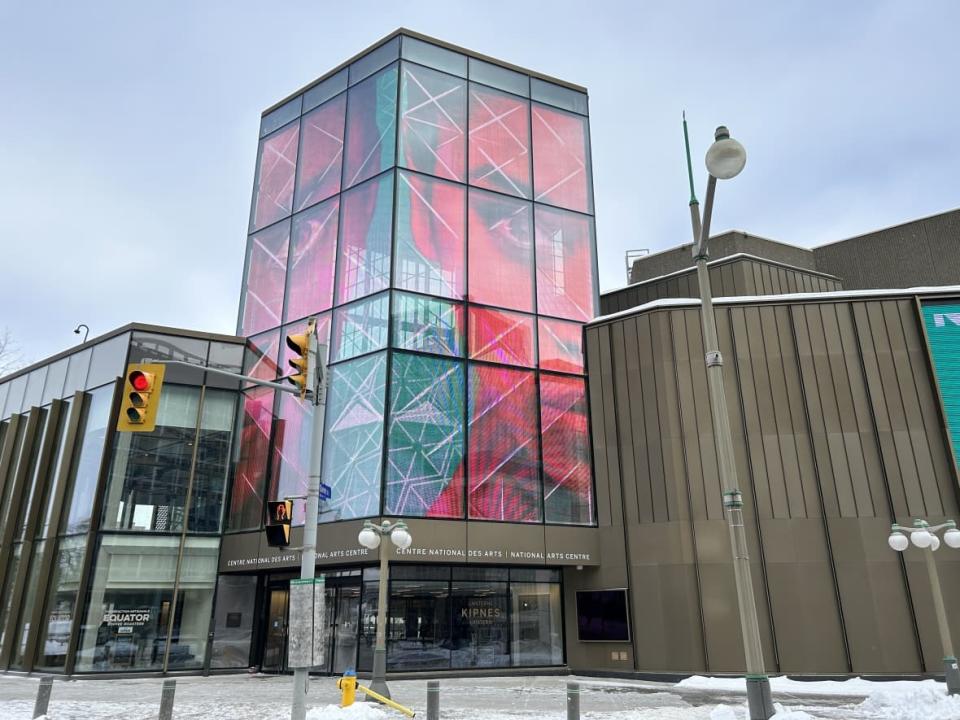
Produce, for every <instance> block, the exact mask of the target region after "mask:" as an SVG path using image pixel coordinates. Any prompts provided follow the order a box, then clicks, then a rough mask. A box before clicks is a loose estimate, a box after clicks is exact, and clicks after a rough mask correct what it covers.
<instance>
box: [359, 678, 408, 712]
mask: <svg viewBox="0 0 960 720" xmlns="http://www.w3.org/2000/svg"><path fill="white" fill-rule="evenodd" d="M357 690H360V691H362V692H364V693H366V694H367V695H369V696H370V697H372V698H373V699H374V700H376V701H377V702H381V703H383V704H384V705H386V706H387V707H391V708H393V709H394V710H398V711H399V712H402V713H403V714H404V715H406V716H407V717H414V716H415V715H416V713H415V712H414V711H413V710H411V709H410V708H408V707H404V706H403V705H401V704H400V703H396V702H394V701H393V700H391V699H390V698H385V697H384V696H383V695H381V694H380V693H378V692H374V691H373V690H371V689H370V688H367V687H364V686H363V685H357Z"/></svg>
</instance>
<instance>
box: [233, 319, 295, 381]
mask: <svg viewBox="0 0 960 720" xmlns="http://www.w3.org/2000/svg"><path fill="white" fill-rule="evenodd" d="M279 355H280V329H279V328H277V329H276V330H271V331H269V332H265V333H261V334H260V335H254V336H253V337H249V338H247V344H246V347H245V349H244V353H243V374H244V375H248V376H250V377H255V378H259V379H261V380H275V379H277V378H278V377H279V376H280V375H282V374H283V372H285V370H283V369H281V368H280V366H279V364H278V361H277V358H278V357H279Z"/></svg>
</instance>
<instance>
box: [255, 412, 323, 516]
mask: <svg viewBox="0 0 960 720" xmlns="http://www.w3.org/2000/svg"><path fill="white" fill-rule="evenodd" d="M314 411H315V410H314V406H313V403H312V402H303V401H301V400H300V398H299V397H298V396H296V395H291V394H290V393H281V394H280V402H279V409H278V410H277V417H276V419H275V420H274V431H273V463H272V465H271V467H270V486H269V488H268V490H267V500H282V499H283V498H285V497H294V496H304V495H306V494H307V481H308V480H309V475H310V440H311V437H312V433H311V431H310V429H311V424H312V422H313V420H312V418H313V413H314ZM303 519H304V504H303V503H301V502H295V503H294V504H293V524H294V525H303Z"/></svg>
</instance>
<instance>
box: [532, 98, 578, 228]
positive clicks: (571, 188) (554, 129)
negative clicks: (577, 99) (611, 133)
mask: <svg viewBox="0 0 960 720" xmlns="http://www.w3.org/2000/svg"><path fill="white" fill-rule="evenodd" d="M531 114H532V124H533V177H534V188H533V195H534V199H535V200H537V201H538V202H544V203H549V204H550V205H557V206H558V207H563V208H567V209H569V210H577V211H578V212H584V213H592V212H593V199H592V194H593V188H592V187H591V186H590V167H589V159H588V158H589V149H588V147H587V144H588V142H589V140H588V130H587V119H586V118H585V117H581V116H579V115H573V114H571V113H568V112H564V111H563V110H555V109H553V108H548V107H546V106H544V105H538V104H536V103H534V105H533V108H532V111H531Z"/></svg>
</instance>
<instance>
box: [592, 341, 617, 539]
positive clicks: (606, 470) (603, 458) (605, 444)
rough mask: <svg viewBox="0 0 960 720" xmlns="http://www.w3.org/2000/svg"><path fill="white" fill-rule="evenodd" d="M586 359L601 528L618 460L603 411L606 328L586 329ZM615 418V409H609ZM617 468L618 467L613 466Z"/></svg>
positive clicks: (606, 523) (606, 517)
mask: <svg viewBox="0 0 960 720" xmlns="http://www.w3.org/2000/svg"><path fill="white" fill-rule="evenodd" d="M586 338H587V356H588V357H589V358H590V364H591V367H590V372H589V373H588V374H587V383H588V384H589V387H590V392H589V398H590V419H591V422H590V425H591V432H592V435H593V469H594V477H595V478H596V482H597V522H598V523H599V525H600V526H601V527H603V526H609V525H610V503H611V502H612V500H611V497H610V467H611V466H610V458H611V455H613V456H614V458H615V456H616V452H617V448H616V434H612V435H611V434H608V432H607V428H608V417H607V415H608V409H607V408H605V407H604V393H603V384H604V383H603V376H604V372H606V373H607V375H608V377H609V373H610V369H609V352H608V353H607V360H606V362H607V367H606V369H604V368H602V367H601V363H602V362H603V356H602V355H601V352H600V348H601V347H603V346H607V347H608V348H609V344H610V342H609V330H608V329H607V328H606V327H605V326H601V327H595V328H587V331H586ZM609 414H611V415H612V414H613V408H612V407H611V408H609ZM614 467H616V465H614Z"/></svg>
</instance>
